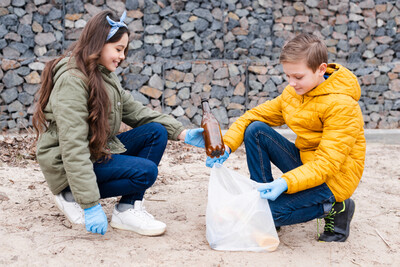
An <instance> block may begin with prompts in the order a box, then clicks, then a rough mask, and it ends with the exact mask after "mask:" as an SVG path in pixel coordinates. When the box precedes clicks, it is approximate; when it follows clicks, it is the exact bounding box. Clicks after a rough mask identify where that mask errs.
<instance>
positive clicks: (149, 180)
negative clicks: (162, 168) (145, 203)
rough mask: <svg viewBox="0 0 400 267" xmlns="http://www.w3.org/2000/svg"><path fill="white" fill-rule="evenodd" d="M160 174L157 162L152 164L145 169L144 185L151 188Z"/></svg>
mask: <svg viewBox="0 0 400 267" xmlns="http://www.w3.org/2000/svg"><path fill="white" fill-rule="evenodd" d="M157 176H158V167H157V165H156V164H155V163H153V164H150V166H149V167H148V168H147V169H146V171H145V177H146V178H145V181H144V185H145V186H146V187H147V188H149V187H150V186H152V185H153V184H154V182H155V181H156V180H157Z"/></svg>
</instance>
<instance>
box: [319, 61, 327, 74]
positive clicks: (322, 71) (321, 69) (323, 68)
mask: <svg viewBox="0 0 400 267" xmlns="http://www.w3.org/2000/svg"><path fill="white" fill-rule="evenodd" d="M327 68H328V64H326V63H321V65H319V67H318V72H319V73H318V74H319V75H320V76H323V75H324V74H325V72H326V69H327Z"/></svg>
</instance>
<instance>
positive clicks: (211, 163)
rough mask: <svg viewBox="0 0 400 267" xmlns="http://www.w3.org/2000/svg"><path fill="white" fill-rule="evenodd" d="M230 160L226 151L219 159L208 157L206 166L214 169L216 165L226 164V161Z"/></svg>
mask: <svg viewBox="0 0 400 267" xmlns="http://www.w3.org/2000/svg"><path fill="white" fill-rule="evenodd" d="M228 158H229V152H228V151H227V150H226V149H225V153H224V154H223V155H222V156H220V157H219V158H217V157H214V158H211V157H207V159H206V166H207V167H209V168H212V167H213V166H214V164H215V163H219V164H221V165H222V163H224V162H225V160H227V159H228Z"/></svg>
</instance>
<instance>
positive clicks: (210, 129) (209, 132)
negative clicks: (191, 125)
mask: <svg viewBox="0 0 400 267" xmlns="http://www.w3.org/2000/svg"><path fill="white" fill-rule="evenodd" d="M201 107H202V109H203V118H202V120H201V127H202V128H203V129H204V132H203V136H204V141H205V147H206V153H207V156H209V157H212V158H214V157H217V158H218V157H219V156H222V155H223V154H224V152H225V145H224V141H223V139H222V133H221V127H220V126H219V123H218V121H217V119H216V118H215V117H214V115H213V114H212V113H211V109H210V105H209V103H208V100H207V99H202V100H201Z"/></svg>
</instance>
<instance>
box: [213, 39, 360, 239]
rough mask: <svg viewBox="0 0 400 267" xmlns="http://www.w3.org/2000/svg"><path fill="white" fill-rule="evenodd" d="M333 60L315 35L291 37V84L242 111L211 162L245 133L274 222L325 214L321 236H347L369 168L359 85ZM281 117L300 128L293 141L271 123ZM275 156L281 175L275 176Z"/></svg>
mask: <svg viewBox="0 0 400 267" xmlns="http://www.w3.org/2000/svg"><path fill="white" fill-rule="evenodd" d="M327 61H328V53H327V48H326V46H325V45H324V44H323V42H322V41H321V40H319V39H318V38H317V37H316V36H314V35H310V34H300V35H298V36H296V37H295V38H294V39H292V40H291V41H289V42H288V43H287V44H286V45H285V46H284V47H283V50H282V53H281V56H280V62H281V63H282V66H283V70H284V72H285V74H286V76H287V78H288V81H289V85H288V86H287V87H286V88H285V90H284V91H283V92H282V94H281V95H280V96H278V97H276V98H275V99H273V100H271V101H266V102H265V103H263V104H261V105H259V106H257V107H255V108H253V109H251V110H249V111H247V112H246V113H245V114H243V115H242V116H241V117H240V118H239V119H237V120H236V121H235V122H234V123H233V124H232V126H231V127H230V128H229V130H228V131H227V133H226V134H225V136H224V142H225V145H226V153H225V154H224V155H223V156H221V157H220V158H207V161H206V165H207V166H208V167H212V166H213V165H214V163H215V162H219V163H222V162H224V161H225V160H226V159H227V158H228V157H229V153H230V152H234V151H235V150H236V149H237V148H238V147H239V146H240V145H241V143H242V142H243V141H244V143H245V148H246V154H247V164H248V167H249V171H250V176H251V179H253V180H254V181H257V182H259V183H265V184H263V185H262V186H260V188H259V189H258V190H259V191H260V195H261V197H262V198H265V199H268V200H269V205H270V208H271V212H272V215H273V218H274V221H275V226H276V227H280V226H283V225H291V224H295V223H301V222H306V221H309V220H312V219H315V218H321V217H324V220H325V227H324V233H323V234H321V235H319V238H318V240H319V241H326V242H332V241H333V242H344V241H345V240H346V239H347V237H348V236H349V229H350V221H351V219H352V217H353V214H354V210H355V204H354V201H353V200H352V199H350V196H351V195H352V194H353V192H354V190H355V189H356V187H357V185H358V183H359V181H360V179H361V176H362V173H363V170H364V159H365V146H366V144H365V137H364V129H363V125H364V122H363V117H362V113H361V109H360V106H359V105H358V102H357V101H358V100H359V98H360V95H361V89H360V86H359V84H358V81H357V78H356V77H355V76H354V75H353V74H352V73H351V72H350V71H349V70H348V69H346V68H345V67H343V66H341V65H339V64H327ZM283 124H287V125H288V126H289V128H290V129H292V130H293V132H294V133H295V134H296V135H297V138H296V142H295V144H293V143H291V142H290V141H288V140H287V139H286V138H284V137H283V136H281V135H280V134H279V133H277V132H276V131H275V130H273V129H272V128H271V127H272V126H280V125H283ZM271 163H273V164H274V165H276V166H277V167H278V168H279V169H280V170H281V171H282V172H283V174H282V177H281V178H279V179H275V180H274V179H273V177H272V173H271ZM282 193H283V194H282Z"/></svg>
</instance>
